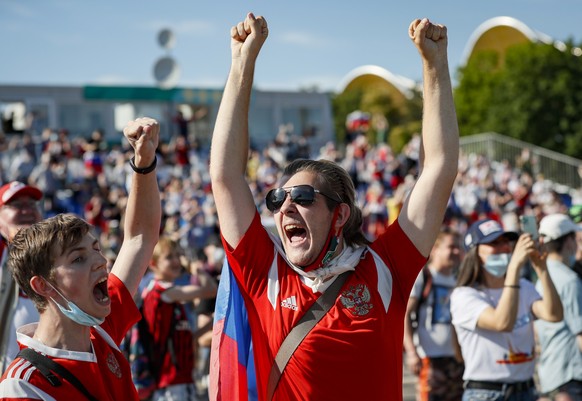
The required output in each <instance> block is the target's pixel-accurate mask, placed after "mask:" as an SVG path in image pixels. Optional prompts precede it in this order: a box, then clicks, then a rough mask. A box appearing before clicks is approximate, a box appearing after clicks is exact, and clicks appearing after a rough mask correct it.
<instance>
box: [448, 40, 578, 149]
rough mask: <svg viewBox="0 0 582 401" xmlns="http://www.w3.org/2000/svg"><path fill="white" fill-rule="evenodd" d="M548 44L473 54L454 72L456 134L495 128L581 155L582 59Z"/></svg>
mask: <svg viewBox="0 0 582 401" xmlns="http://www.w3.org/2000/svg"><path fill="white" fill-rule="evenodd" d="M572 47H573V43H572V42H570V43H568V44H567V46H566V49H565V50H564V51H561V50H558V49H556V48H555V47H554V46H552V45H547V44H541V43H526V44H522V45H516V46H513V47H511V48H509V49H508V50H507V52H506V54H505V62H504V64H503V65H502V66H498V65H497V63H498V60H497V59H496V56H495V54H494V53H491V52H483V53H482V54H477V55H475V57H474V58H472V60H471V61H470V62H469V64H467V66H466V67H465V68H463V69H461V70H460V81H459V85H458V87H457V88H456V90H455V103H456V107H457V113H458V117H459V127H460V130H461V133H462V135H470V134H474V133H479V132H487V131H495V132H498V133H500V134H504V135H508V136H511V137H514V138H517V139H520V140H524V141H527V142H530V143H533V144H536V145H539V146H543V147H545V148H548V149H552V150H555V151H558V152H561V153H565V154H568V155H571V156H574V157H578V158H582V59H581V58H580V57H576V56H574V55H573V54H572V52H571V49H572Z"/></svg>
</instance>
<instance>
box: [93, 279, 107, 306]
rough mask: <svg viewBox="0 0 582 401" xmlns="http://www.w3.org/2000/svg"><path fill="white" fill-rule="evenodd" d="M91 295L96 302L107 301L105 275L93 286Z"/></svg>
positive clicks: (104, 302)
mask: <svg viewBox="0 0 582 401" xmlns="http://www.w3.org/2000/svg"><path fill="white" fill-rule="evenodd" d="M93 296H94V297H95V299H96V300H97V302H99V303H101V304H106V303H108V302H109V290H108V289H107V277H103V278H102V279H101V280H100V281H99V282H98V283H97V285H95V287H94V288H93Z"/></svg>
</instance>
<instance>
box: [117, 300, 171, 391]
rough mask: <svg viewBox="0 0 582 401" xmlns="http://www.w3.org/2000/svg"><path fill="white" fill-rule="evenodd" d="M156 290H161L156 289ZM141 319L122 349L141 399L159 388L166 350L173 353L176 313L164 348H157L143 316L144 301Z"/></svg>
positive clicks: (129, 333) (133, 327)
mask: <svg viewBox="0 0 582 401" xmlns="http://www.w3.org/2000/svg"><path fill="white" fill-rule="evenodd" d="M155 291H159V290H158V289H155ZM139 312H140V314H141V316H142V317H141V319H140V320H139V321H138V322H137V323H136V324H134V325H133V326H132V327H131V329H129V331H128V332H127V334H126V335H125V339H124V341H123V343H122V346H121V351H122V352H123V353H124V354H125V356H126V358H127V360H128V361H129V366H130V368H131V378H132V380H133V384H134V385H135V388H136V390H137V394H138V396H139V399H140V400H149V399H150V398H151V396H152V394H153V393H154V391H155V390H157V388H158V386H157V383H158V379H159V377H160V373H161V372H160V367H161V364H162V361H163V358H164V355H166V352H171V353H172V359H174V355H173V351H174V349H173V344H172V336H173V333H174V326H175V314H172V320H171V322H170V333H169V335H168V342H167V343H166V347H164V349H162V350H159V349H156V348H155V344H154V337H153V335H152V333H151V332H150V330H149V327H148V323H147V321H146V320H145V318H144V317H143V316H144V314H143V302H141V303H140V306H139Z"/></svg>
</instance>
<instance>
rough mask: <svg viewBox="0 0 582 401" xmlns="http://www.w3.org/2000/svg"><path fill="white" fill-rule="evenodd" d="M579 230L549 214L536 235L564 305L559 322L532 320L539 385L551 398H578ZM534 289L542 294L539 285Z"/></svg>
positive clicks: (581, 345) (581, 378)
mask: <svg viewBox="0 0 582 401" xmlns="http://www.w3.org/2000/svg"><path fill="white" fill-rule="evenodd" d="M581 230H582V227H580V226H579V225H577V224H575V223H574V222H573V221H572V220H571V219H570V217H568V216H566V215H564V214H551V215H548V216H545V217H544V218H543V219H542V220H541V221H540V228H539V232H540V237H541V239H542V240H543V242H544V244H543V249H544V250H545V251H546V252H547V253H548V260H547V264H548V272H549V274H550V277H551V278H552V281H553V282H554V284H555V286H556V290H557V292H558V294H559V296H560V300H561V302H562V305H563V307H564V319H563V320H562V321H560V322H557V323H550V322H544V321H537V322H535V328H536V332H537V335H538V341H539V343H540V348H541V354H540V361H539V364H538V375H539V378H540V387H541V391H542V392H543V393H544V395H546V396H547V397H549V398H551V399H558V394H560V395H561V396H562V397H564V395H565V394H567V395H568V396H569V397H570V398H569V399H571V400H582V279H580V277H579V276H578V275H577V274H576V273H575V272H574V271H573V270H572V266H573V265H574V263H575V261H576V250H577V244H576V235H577V233H578V232H579V231H581ZM537 289H538V291H539V292H540V293H541V294H543V293H544V289H543V288H542V287H541V286H540V285H539V284H538V287H537ZM563 399H568V398H565V397H564V398H563Z"/></svg>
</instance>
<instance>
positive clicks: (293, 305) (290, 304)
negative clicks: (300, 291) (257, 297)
mask: <svg viewBox="0 0 582 401" xmlns="http://www.w3.org/2000/svg"><path fill="white" fill-rule="evenodd" d="M281 307H283V308H288V309H291V310H297V299H296V298H295V295H293V296H291V297H289V298H287V299H284V300H282V301H281Z"/></svg>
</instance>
